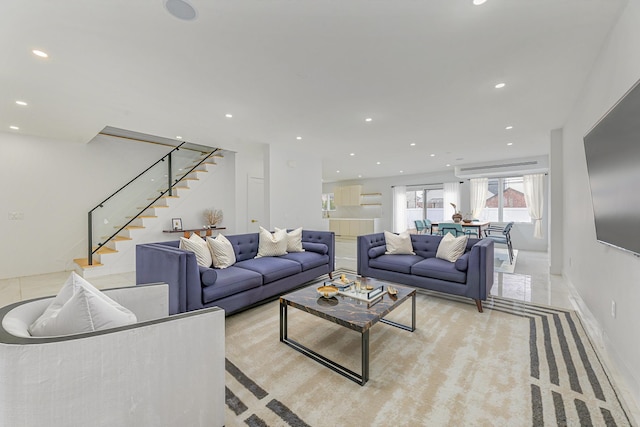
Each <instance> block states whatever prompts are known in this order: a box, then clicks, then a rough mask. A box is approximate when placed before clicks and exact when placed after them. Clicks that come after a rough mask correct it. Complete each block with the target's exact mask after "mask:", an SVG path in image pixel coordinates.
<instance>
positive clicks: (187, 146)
mask: <svg viewBox="0 0 640 427" xmlns="http://www.w3.org/2000/svg"><path fill="white" fill-rule="evenodd" d="M219 151H220V149H218V148H212V147H206V146H204V145H198V144H193V143H190V142H183V143H181V144H180V145H178V146H177V147H175V148H174V149H173V150H171V151H170V152H169V153H168V154H167V155H165V156H164V157H162V158H161V159H160V160H158V161H157V162H155V163H154V164H153V165H151V166H149V167H148V168H147V169H146V170H144V171H143V172H142V173H140V174H139V175H138V176H136V177H135V178H134V179H132V180H131V181H129V182H128V183H127V184H125V185H124V186H122V187H121V188H120V189H118V190H117V191H116V192H114V193H113V194H112V195H111V196H109V197H107V198H106V199H105V200H104V201H102V202H101V203H99V204H98V205H97V206H96V207H95V208H93V209H91V210H90V211H89V213H88V229H89V239H88V240H89V241H88V243H89V244H88V256H87V259H86V260H74V261H76V263H77V264H79V265H81V266H92V265H94V262H93V261H94V260H93V258H94V255H95V254H96V253H98V254H103V253H110V252H112V251H113V249H110V248H108V247H107V246H105V244H106V243H107V242H109V241H111V240H114V241H116V240H124V239H128V238H127V237H125V236H120V235H119V233H121V232H122V231H123V230H131V229H135V228H144V227H142V222H141V219H142V218H149V217H154V215H152V214H151V213H150V212H148V211H149V210H150V209H151V208H159V207H168V206H167V205H166V199H167V198H169V197H172V196H174V192H175V190H174V188H175V187H176V186H179V184H180V183H182V182H184V181H186V180H189V179H197V178H190V177H189V174H191V173H192V172H193V171H195V170H196V169H197V168H198V167H199V166H200V165H203V164H215V161H214V159H215V157H216V155H218V156H219V154H218V152H219ZM83 264H84V265H83Z"/></svg>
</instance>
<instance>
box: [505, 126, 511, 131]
mask: <svg viewBox="0 0 640 427" xmlns="http://www.w3.org/2000/svg"><path fill="white" fill-rule="evenodd" d="M505 129H506V130H511V129H513V126H511V125H509V126H507V127H506V128H505Z"/></svg>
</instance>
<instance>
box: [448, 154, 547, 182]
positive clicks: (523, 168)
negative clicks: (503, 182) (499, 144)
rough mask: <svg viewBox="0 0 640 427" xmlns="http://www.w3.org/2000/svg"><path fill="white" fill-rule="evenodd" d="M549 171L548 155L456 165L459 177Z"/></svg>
mask: <svg viewBox="0 0 640 427" xmlns="http://www.w3.org/2000/svg"><path fill="white" fill-rule="evenodd" d="M548 171H549V158H548V157H547V156H540V157H530V158H525V159H510V160H502V161H499V162H490V163H477V164H469V165H461V166H456V167H455V174H456V176H457V177H458V178H466V179H470V178H480V177H489V178H498V177H501V176H514V175H527V174H532V173H546V172H548Z"/></svg>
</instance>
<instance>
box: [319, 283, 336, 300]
mask: <svg viewBox="0 0 640 427" xmlns="http://www.w3.org/2000/svg"><path fill="white" fill-rule="evenodd" d="M318 293H319V294H320V296H322V297H324V298H333V297H335V296H336V295H338V288H336V287H335V286H331V285H325V286H320V287H319V288H318Z"/></svg>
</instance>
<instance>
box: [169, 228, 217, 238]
mask: <svg viewBox="0 0 640 427" xmlns="http://www.w3.org/2000/svg"><path fill="white" fill-rule="evenodd" d="M226 229H227V227H214V228H190V229H188V230H186V229H182V230H162V232H163V233H184V237H186V238H187V239H188V238H189V237H191V233H198V234H199V235H200V236H202V233H201V232H202V231H204V232H205V236H211V233H212V232H213V231H218V230H226Z"/></svg>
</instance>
